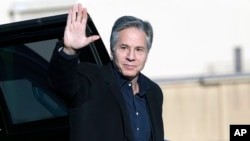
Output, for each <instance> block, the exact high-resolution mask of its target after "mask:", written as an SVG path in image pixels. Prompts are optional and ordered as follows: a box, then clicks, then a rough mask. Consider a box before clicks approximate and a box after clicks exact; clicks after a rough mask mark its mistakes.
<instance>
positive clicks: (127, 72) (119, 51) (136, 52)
mask: <svg viewBox="0 0 250 141" xmlns="http://www.w3.org/2000/svg"><path fill="white" fill-rule="evenodd" d="M113 49H114V50H113V58H114V62H115V64H116V66H117V67H118V69H119V71H120V72H121V74H122V75H123V76H125V77H126V78H128V79H130V80H132V79H134V78H135V77H137V76H138V74H139V72H140V71H141V70H142V69H143V67H144V65H145V63H146V60H147V56H148V49H147V44H146V34H145V32H144V31H142V30H140V29H137V28H134V27H131V28H127V29H123V30H121V31H120V32H119V39H118V41H117V43H116V44H115V46H114V48H113Z"/></svg>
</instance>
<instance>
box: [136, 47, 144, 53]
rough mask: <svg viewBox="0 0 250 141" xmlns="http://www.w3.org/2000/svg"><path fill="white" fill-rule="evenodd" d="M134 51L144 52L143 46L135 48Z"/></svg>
mask: <svg viewBox="0 0 250 141" xmlns="http://www.w3.org/2000/svg"><path fill="white" fill-rule="evenodd" d="M136 51H138V52H144V51H145V49H144V48H137V49H136Z"/></svg>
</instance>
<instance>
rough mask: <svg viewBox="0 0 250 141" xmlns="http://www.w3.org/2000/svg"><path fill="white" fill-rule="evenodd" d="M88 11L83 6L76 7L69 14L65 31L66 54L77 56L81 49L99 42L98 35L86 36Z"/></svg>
mask: <svg viewBox="0 0 250 141" xmlns="http://www.w3.org/2000/svg"><path fill="white" fill-rule="evenodd" d="M87 19H88V15H87V9H86V8H83V7H82V4H78V5H74V6H73V7H72V9H71V10H70V11H69V13H68V18H67V25H66V28H65V31H64V46H65V47H64V50H63V51H64V52H65V53H67V54H71V55H73V54H75V53H76V51H77V50H78V49H80V48H83V47H85V46H87V45H88V44H89V43H91V42H94V41H96V40H98V39H99V38H100V37H99V36H98V35H92V36H89V37H87V36H86V25H87Z"/></svg>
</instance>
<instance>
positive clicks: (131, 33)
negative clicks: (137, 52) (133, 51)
mask: <svg viewBox="0 0 250 141" xmlns="http://www.w3.org/2000/svg"><path fill="white" fill-rule="evenodd" d="M146 39H147V36H146V33H145V32H144V31H143V30H141V29H138V28H136V27H130V28H126V29H123V30H121V31H120V32H119V39H118V42H117V43H118V44H126V45H129V46H145V47H146V43H147V42H146Z"/></svg>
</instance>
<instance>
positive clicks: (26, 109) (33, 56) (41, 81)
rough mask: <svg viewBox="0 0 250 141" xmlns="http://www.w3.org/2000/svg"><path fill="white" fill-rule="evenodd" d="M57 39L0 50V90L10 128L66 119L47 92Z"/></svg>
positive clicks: (61, 105) (64, 111) (58, 102)
mask: <svg viewBox="0 0 250 141" xmlns="http://www.w3.org/2000/svg"><path fill="white" fill-rule="evenodd" d="M57 41H58V40H57V39H50V40H43V41H37V42H32V43H26V44H20V45H13V46H6V47H1V48H0V72H1V73H0V89H1V90H2V93H3V97H4V99H5V103H6V105H7V107H4V108H6V110H5V111H8V114H9V117H10V121H11V122H12V123H13V124H18V123H24V122H31V121H36V120H43V119H48V118H55V117H61V116H65V115H67V108H66V106H65V104H64V103H63V102H62V101H61V100H60V99H59V98H58V97H56V95H55V94H54V93H53V91H51V90H50V88H49V86H48V78H47V77H48V76H47V70H48V65H49V60H50V57H51V54H52V51H53V49H54V47H55V44H56V42H57Z"/></svg>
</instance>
